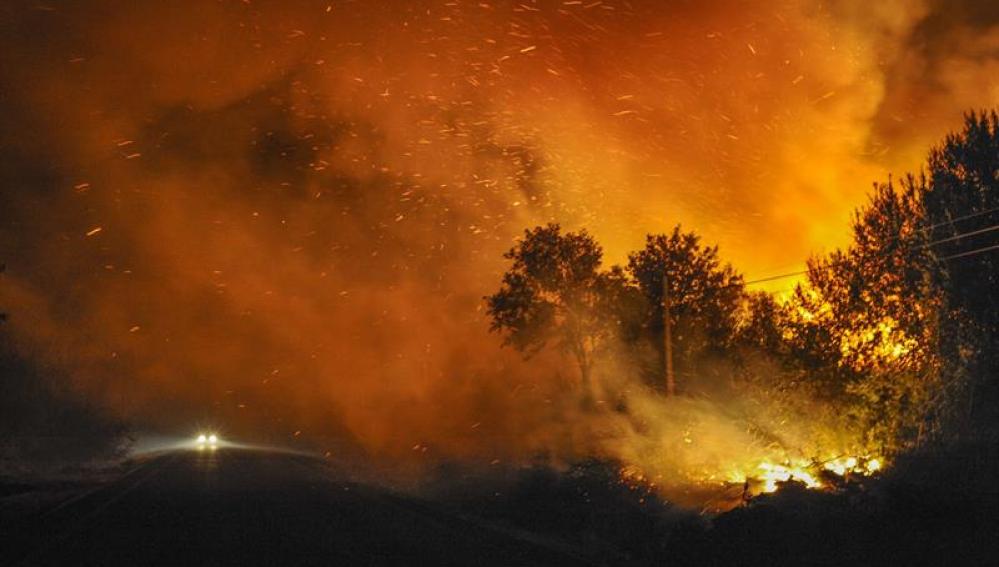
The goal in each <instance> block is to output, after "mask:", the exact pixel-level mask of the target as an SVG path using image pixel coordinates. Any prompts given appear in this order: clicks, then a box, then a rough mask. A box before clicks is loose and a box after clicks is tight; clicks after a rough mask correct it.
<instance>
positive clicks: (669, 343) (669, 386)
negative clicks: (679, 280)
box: [663, 266, 676, 398]
mask: <svg viewBox="0 0 999 567" xmlns="http://www.w3.org/2000/svg"><path fill="white" fill-rule="evenodd" d="M669 311H670V301H669V278H667V276H666V266H663V352H664V353H665V362H666V397H667V398H672V397H673V396H675V395H676V376H674V375H673V322H672V321H671V320H670V316H669Z"/></svg>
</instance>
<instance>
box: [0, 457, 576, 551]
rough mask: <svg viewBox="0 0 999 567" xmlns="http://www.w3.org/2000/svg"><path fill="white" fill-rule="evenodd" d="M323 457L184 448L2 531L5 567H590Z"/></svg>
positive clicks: (12, 520)
mask: <svg viewBox="0 0 999 567" xmlns="http://www.w3.org/2000/svg"><path fill="white" fill-rule="evenodd" d="M337 476H338V475H336V474H334V473H333V472H332V470H331V469H330V468H328V467H326V466H325V464H324V463H323V462H321V461H317V460H315V459H312V458H308V457H302V456H298V455H289V454H282V453H267V452H257V451H247V450H232V449H218V450H215V451H211V450H205V451H179V452H173V453H169V454H165V455H162V456H159V457H155V458H151V459H149V460H148V461H146V462H145V463H143V464H141V465H139V466H138V467H137V468H136V469H135V470H133V471H131V472H130V473H128V474H127V475H125V476H124V477H123V478H121V479H119V480H117V481H115V482H113V483H110V484H108V485H104V486H101V487H98V488H96V489H93V490H91V491H90V492H86V491H84V492H82V493H81V494H78V495H76V496H75V497H71V498H68V499H67V500H65V501H63V502H61V503H53V505H52V506H48V507H44V506H43V507H42V508H41V509H39V510H35V511H32V512H30V513H21V514H16V513H13V512H12V511H11V510H10V507H9V506H6V509H5V510H4V514H3V521H4V522H3V524H4V525H2V526H0V564H4V565H8V564H9V565H102V566H113V565H578V564H585V563H584V562H582V561H580V560H577V559H576V558H574V557H573V556H572V555H571V553H570V552H566V551H564V550H557V549H555V547H557V546H556V545H555V544H552V545H548V544H546V543H545V542H544V541H540V540H534V541H528V539H531V538H529V537H523V536H519V535H516V534H515V533H512V532H510V531H508V530H503V529H501V528H498V527H494V526H492V525H490V524H487V523H484V522H481V521H476V520H472V519H469V518H465V517H463V516H458V515H454V514H450V513H446V512H444V511H442V510H437V509H433V508H431V507H430V506H428V505H426V504H425V503H422V502H419V501H416V500H410V499H407V498H404V497H401V496H397V495H394V494H391V493H388V492H385V491H381V490H378V489H374V488H371V487H366V486H363V485H358V484H354V483H350V482H347V481H344V480H341V479H338V478H337Z"/></svg>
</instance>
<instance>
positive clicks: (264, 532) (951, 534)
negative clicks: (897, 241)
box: [0, 449, 999, 567]
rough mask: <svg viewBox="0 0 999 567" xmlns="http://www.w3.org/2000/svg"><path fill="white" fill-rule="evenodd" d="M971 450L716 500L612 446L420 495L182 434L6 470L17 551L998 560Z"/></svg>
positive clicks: (254, 558) (66, 554)
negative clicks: (824, 482) (638, 473)
mask: <svg viewBox="0 0 999 567" xmlns="http://www.w3.org/2000/svg"><path fill="white" fill-rule="evenodd" d="M966 452H967V453H968V454H971V455H976V458H975V459H972V461H974V462H978V464H977V465H975V464H974V463H972V462H969V461H968V459H961V458H958V457H959V455H935V456H932V458H928V459H927V458H920V459H917V460H914V461H912V462H911V463H909V464H906V465H904V466H903V465H902V464H901V463H900V465H899V466H898V467H897V468H896V469H895V470H894V471H893V474H892V475H890V476H887V477H885V478H879V479H872V480H871V481H870V482H865V483H863V484H851V485H849V486H846V487H844V488H843V490H839V491H835V492H816V491H809V490H805V489H804V488H803V487H801V486H795V485H787V486H785V487H783V488H782V489H781V490H780V491H779V492H778V493H776V494H775V495H772V496H765V497H759V498H756V499H754V500H753V501H751V502H750V503H748V505H746V506H743V507H740V508H737V509H734V510H731V511H729V512H727V513H724V514H721V515H719V516H715V517H708V516H704V515H700V514H698V513H697V512H696V510H690V509H684V508H680V507H675V506H671V505H669V504H668V503H666V502H663V501H661V500H659V499H658V498H654V497H652V495H650V494H647V493H644V492H641V491H637V492H636V491H635V490H633V489H632V488H630V487H628V486H626V485H624V484H622V483H621V482H620V479H619V477H618V475H617V473H616V468H615V467H613V466H611V465H607V464H600V463H589V464H581V465H579V466H577V467H573V468H572V469H570V470H568V471H561V472H556V471H553V470H551V469H548V468H544V467H541V468H538V469H531V470H525V471H520V472H515V473H514V474H513V475H512V476H506V477H503V476H502V475H500V476H496V475H492V476H489V475H485V476H483V475H481V474H474V475H464V474H461V473H460V471H459V470H442V471H441V474H440V475H439V486H437V487H436V488H435V487H434V486H432V485H430V486H426V487H424V489H423V490H421V493H422V494H424V498H422V499H421V498H415V497H411V496H404V495H400V494H397V493H394V492H391V491H389V490H386V489H383V488H379V487H375V486H372V485H366V484H358V483H354V482H350V481H348V480H346V475H345V474H343V473H341V472H338V471H337V470H336V469H334V468H333V467H331V466H329V465H327V463H326V462H324V461H322V460H318V459H315V458H311V457H305V456H301V455H293V454H287V453H273V452H262V451H250V450H235V449H219V450H217V451H211V450H206V451H200V452H199V451H195V450H191V451H178V452H172V453H167V454H163V455H160V456H157V457H152V458H148V459H146V460H145V461H144V462H142V463H140V464H138V465H137V466H136V467H135V468H134V469H132V470H131V471H130V472H128V473H127V474H124V475H123V476H121V477H120V478H118V479H117V480H113V481H103V482H94V483H93V484H91V485H90V486H89V488H88V487H84V486H82V485H79V484H76V485H72V484H70V485H68V486H62V487H60V486H53V485H48V486H46V487H44V489H43V487H35V488H33V489H32V488H31V487H16V486H10V487H7V488H3V487H0V488H3V490H0V565H102V566H104V565H107V566H115V565H184V566H187V565H407V566H408V565H472V566H474V567H480V566H483V567H484V566H490V565H510V566H521V565H525V566H526V565H556V566H557V565H586V564H589V565H615V566H617V565H622V566H636V567H639V566H641V567H644V566H647V565H668V566H670V567H686V566H691V567H701V566H714V565H718V566H731V565H747V566H755V565H761V566H766V567H776V566H783V565H795V566H797V565H830V566H833V565H857V566H860V565H876V566H878V567H885V566H894V565H900V566H901V565H904V566H913V565H988V566H992V565H996V564H997V563H996V558H997V557H999V491H997V489H996V485H995V484H994V483H995V478H996V476H995V475H994V474H992V473H991V472H989V471H995V470H996V469H997V467H996V466H993V464H994V462H999V461H997V460H996V459H990V460H988V462H987V463H986V464H985V465H984V466H983V465H982V463H981V462H979V461H981V459H980V458H978V457H977V455H981V454H983V453H987V454H991V453H988V452H983V451H978V450H976V451H966ZM990 463H993V464H990ZM976 471H977V472H976Z"/></svg>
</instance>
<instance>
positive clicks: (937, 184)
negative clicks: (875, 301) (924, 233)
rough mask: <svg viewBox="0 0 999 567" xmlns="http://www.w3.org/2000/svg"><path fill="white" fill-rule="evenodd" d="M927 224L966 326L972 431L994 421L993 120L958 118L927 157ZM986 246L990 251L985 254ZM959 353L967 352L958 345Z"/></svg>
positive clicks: (998, 367)
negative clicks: (970, 334)
mask: <svg viewBox="0 0 999 567" xmlns="http://www.w3.org/2000/svg"><path fill="white" fill-rule="evenodd" d="M929 174H930V184H929V190H928V191H926V192H925V194H924V199H923V201H924V206H925V210H926V215H927V220H928V223H929V224H930V227H931V229H932V235H933V239H934V240H935V241H938V242H940V244H938V245H937V246H936V247H935V248H936V249H937V251H938V255H939V256H940V257H941V258H942V264H943V268H944V273H943V280H944V284H943V285H944V288H945V289H946V292H947V300H948V302H949V304H950V305H951V306H952V307H953V308H954V309H955V310H959V311H960V312H961V313H962V315H963V316H965V317H967V318H968V320H969V321H970V322H971V323H972V324H973V326H974V329H973V331H974V334H975V336H976V338H977V340H978V341H979V342H980V344H978V345H977V348H974V350H975V351H976V352H975V353H974V355H973V356H972V359H973V368H971V370H970V371H971V373H972V375H973V377H974V380H973V382H972V388H973V390H972V391H971V392H969V396H970V400H969V401H970V406H971V408H972V410H973V411H972V412H970V413H973V414H974V415H975V416H976V417H975V420H976V421H977V422H978V424H979V425H977V426H974V428H975V429H980V427H979V426H980V425H982V424H985V423H988V424H990V428H991V429H993V431H994V430H995V425H994V424H995V423H996V422H997V421H999V354H997V352H999V249H996V248H995V247H996V246H997V245H999V239H997V238H996V236H997V235H999V232H996V231H995V228H996V226H997V225H999V212H997V209H999V116H997V114H996V112H995V111H994V110H993V111H991V112H988V113H986V112H982V113H978V114H968V115H967V116H966V117H965V121H964V128H963V129H962V130H961V131H960V132H958V133H955V134H951V135H949V136H947V138H946V139H945V140H944V142H943V143H942V144H941V145H939V146H938V147H936V148H934V149H933V150H932V151H931V153H930V157H929ZM990 247H991V249H990ZM964 350H965V351H967V350H970V349H969V348H967V345H965V348H964Z"/></svg>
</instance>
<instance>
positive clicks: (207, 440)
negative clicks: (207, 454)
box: [194, 433, 219, 449]
mask: <svg viewBox="0 0 999 567" xmlns="http://www.w3.org/2000/svg"><path fill="white" fill-rule="evenodd" d="M194 442H195V444H196V445H197V446H198V449H205V448H209V449H214V448H216V447H218V443H219V437H218V435H216V434H214V433H201V434H199V435H198V437H197V439H195V440H194Z"/></svg>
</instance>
